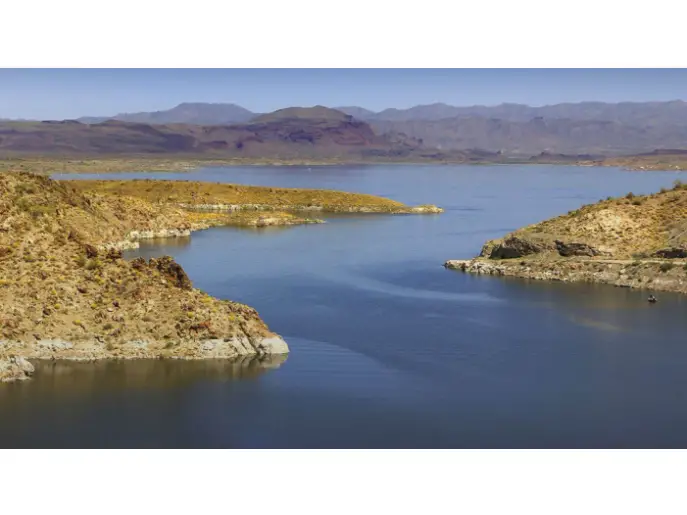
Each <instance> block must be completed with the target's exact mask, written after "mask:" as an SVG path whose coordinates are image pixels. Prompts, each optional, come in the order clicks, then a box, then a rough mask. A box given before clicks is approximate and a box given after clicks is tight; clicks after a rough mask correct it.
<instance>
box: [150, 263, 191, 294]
mask: <svg viewBox="0 0 687 515" xmlns="http://www.w3.org/2000/svg"><path fill="white" fill-rule="evenodd" d="M144 262H145V261H144ZM148 266H150V267H151V268H156V269H157V270H159V271H160V273H161V274H163V275H164V276H165V277H167V278H168V279H169V280H170V281H171V282H172V284H173V285H174V286H177V287H178V288H181V289H182V290H190V289H192V288H193V284H192V283H191V279H189V278H188V275H186V272H185V271H184V269H183V268H181V265H179V263H177V262H176V261H174V259H172V258H171V257H170V256H163V257H161V258H151V259H150V263H149V264H148Z"/></svg>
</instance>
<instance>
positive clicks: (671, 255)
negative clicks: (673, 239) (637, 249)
mask: <svg viewBox="0 0 687 515" xmlns="http://www.w3.org/2000/svg"><path fill="white" fill-rule="evenodd" d="M652 257H657V258H663V259H680V258H687V249H685V248H682V247H668V248H665V249H660V250H657V251H656V252H654V253H653V254H652Z"/></svg>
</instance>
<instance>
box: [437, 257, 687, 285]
mask: <svg viewBox="0 0 687 515" xmlns="http://www.w3.org/2000/svg"><path fill="white" fill-rule="evenodd" d="M444 267H445V268H448V269H453V270H460V271H462V272H466V273H470V274H476V275H493V276H503V277H518V278H521V279H531V280H536V281H559V282H566V283H567V282H583V283H596V284H609V285H612V286H617V287H621V288H637V289H644V290H651V291H665V292H676V293H687V273H685V272H686V271H687V260H672V261H671V262H666V261H653V260H617V261H614V260H603V259H582V258H580V259H550V260H536V259H526V260H517V259H499V260H491V259H486V258H473V259H454V260H449V261H446V262H445V263H444Z"/></svg>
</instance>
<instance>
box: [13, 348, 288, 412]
mask: <svg viewBox="0 0 687 515" xmlns="http://www.w3.org/2000/svg"><path fill="white" fill-rule="evenodd" d="M286 358H287V355H272V356H262V357H257V356H242V357H239V358H236V359H234V360H228V359H203V360H188V361H186V360H167V359H165V360H157V359H139V360H102V361H95V362H92V363H88V362H75V361H67V360H58V361H43V360H36V361H34V362H33V363H34V366H35V367H36V373H35V375H34V378H33V379H32V380H31V381H28V382H24V383H17V384H14V385H10V387H9V388H0V402H2V403H6V402H12V401H13V400H15V401H18V400H20V398H21V397H23V395H21V394H22V393H25V394H26V395H27V396H28V395H30V396H31V399H32V401H33V402H36V401H37V400H39V398H40V397H37V396H43V397H44V396H52V395H57V396H59V397H62V396H64V395H80V394H84V395H85V394H88V395H93V394H94V393H95V394H97V393H106V392H108V391H118V390H124V389H131V390H136V389H146V390H150V389H172V388H178V387H187V386H190V385H192V384H193V383H196V382H200V381H215V382H227V381H238V380H245V379H255V378H257V377H259V376H260V375H262V374H263V373H265V372H267V371H269V370H272V369H275V368H279V366H281V364H282V363H284V361H286ZM17 390H20V392H18V391H17ZM18 394H19V395H18Z"/></svg>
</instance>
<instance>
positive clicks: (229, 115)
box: [79, 100, 687, 156]
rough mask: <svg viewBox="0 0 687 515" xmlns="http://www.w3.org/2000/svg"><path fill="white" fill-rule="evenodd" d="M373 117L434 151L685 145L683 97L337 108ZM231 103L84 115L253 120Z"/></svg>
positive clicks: (517, 152)
mask: <svg viewBox="0 0 687 515" xmlns="http://www.w3.org/2000/svg"><path fill="white" fill-rule="evenodd" d="M335 109H336V110H338V111H341V112H343V113H346V114H348V115H351V116H353V117H354V118H356V119H358V120H361V121H365V122H367V123H369V124H370V126H371V127H372V129H373V130H374V131H375V132H376V133H377V134H380V135H382V134H387V133H389V134H405V135H406V136H407V137H410V138H413V139H417V140H421V141H422V144H423V145H424V146H425V147H428V148H437V149H439V150H443V151H448V150H467V149H475V148H479V149H483V150H485V151H488V152H501V153H503V154H505V155H514V156H524V155H537V154H539V153H541V152H551V153H566V154H604V155H620V154H627V153H637V152H649V151H652V150H654V149H657V148H687V102H683V101H681V100H674V101H668V102H621V103H615V104H614V103H604V102H580V103H564V104H556V105H548V106H542V107H532V106H528V105H523V104H501V105H498V106H470V107H456V106H451V105H447V104H442V103H437V104H431V105H421V106H415V107H411V108H409V109H385V110H384V111H380V112H374V111H371V110H369V109H365V108H362V107H357V106H344V107H337V108H335ZM260 116H262V114H261V113H254V112H251V111H249V110H248V109H245V108H243V107H241V106H238V105H236V104H206V103H184V104H180V105H178V106H176V107H174V108H172V109H169V110H167V111H155V112H142V113H124V114H118V115H115V116H113V117H109V118H108V117H86V118H81V119H80V120H79V121H81V122H84V123H97V122H102V121H105V120H107V119H115V120H120V121H128V122H136V123H148V124H180V123H181V124H196V125H233V124H243V123H247V122H249V121H251V120H256V119H258V118H259V117H260Z"/></svg>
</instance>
